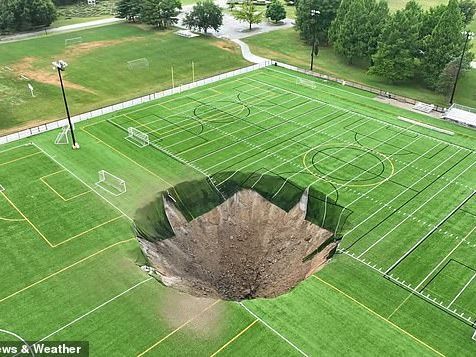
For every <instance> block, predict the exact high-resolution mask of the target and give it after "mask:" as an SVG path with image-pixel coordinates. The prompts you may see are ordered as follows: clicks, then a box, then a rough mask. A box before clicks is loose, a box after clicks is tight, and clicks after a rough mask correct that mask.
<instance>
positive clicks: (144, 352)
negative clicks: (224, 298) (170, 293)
mask: <svg viewBox="0 0 476 357" xmlns="http://www.w3.org/2000/svg"><path fill="white" fill-rule="evenodd" d="M151 279H153V278H151ZM220 301H221V300H215V302H214V303H213V304H211V305H208V306H207V307H206V308H204V309H203V310H202V311H200V312H199V313H198V314H197V315H195V316H194V317H192V318H190V319H189V320H187V321H185V322H184V323H183V324H182V325H180V326H179V327H177V328H176V329H175V330H173V331H172V332H170V333H169V334H168V335H166V336H165V337H162V338H161V339H160V340H159V341H157V342H156V343H154V344H153V345H152V346H150V347H149V348H147V349H146V350H145V351H143V352H141V353H139V354H138V355H137V357H141V356H143V355H145V354H146V353H147V352H149V351H150V350H152V349H153V348H155V347H157V346H158V345H159V344H161V343H162V342H163V341H165V340H166V339H168V338H169V337H170V336H172V335H173V334H174V333H176V332H177V331H179V330H181V329H182V328H183V327H185V326H186V325H188V324H189V323H190V322H192V321H193V320H195V319H196V318H197V317H199V316H200V315H201V314H203V313H204V312H205V311H207V310H208V309H210V308H212V307H213V306H215V305H216V304H217V303H219V302H220Z"/></svg>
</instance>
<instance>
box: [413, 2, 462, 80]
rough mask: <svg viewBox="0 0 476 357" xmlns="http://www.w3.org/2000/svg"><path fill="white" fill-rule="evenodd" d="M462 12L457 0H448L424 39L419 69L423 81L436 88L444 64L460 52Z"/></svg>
mask: <svg viewBox="0 0 476 357" xmlns="http://www.w3.org/2000/svg"><path fill="white" fill-rule="evenodd" d="M463 29H464V19H463V14H462V12H461V10H460V8H459V6H458V2H457V0H450V1H449V3H448V6H447V8H446V11H445V12H444V13H443V14H442V15H441V17H440V20H439V22H438V24H437V25H436V26H435V28H434V29H433V31H432V33H431V35H429V36H427V37H426V38H425V39H424V43H425V46H424V47H425V50H424V54H423V58H422V63H421V68H420V71H421V73H422V75H423V79H424V81H425V83H426V84H427V85H428V87H430V88H433V89H434V88H436V85H437V82H438V79H439V77H440V74H441V72H442V71H443V69H444V68H445V66H446V65H447V64H448V63H449V62H451V61H452V60H453V59H455V58H456V57H458V56H459V55H460V54H461V50H462V47H463V42H464V37H463V34H462V31H463Z"/></svg>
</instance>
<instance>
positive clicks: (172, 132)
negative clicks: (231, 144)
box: [124, 92, 305, 147]
mask: <svg viewBox="0 0 476 357" xmlns="http://www.w3.org/2000/svg"><path fill="white" fill-rule="evenodd" d="M243 93H245V92H243ZM282 95H283V96H284V94H282ZM280 96H281V95H279V96H278V98H279V97H280ZM223 99H224V100H225V99H227V100H228V99H229V100H230V101H232V100H235V99H236V98H235V96H234V95H230V96H227V97H225V98H223ZM259 99H260V100H259V101H258V102H257V103H256V104H254V105H257V104H261V103H264V102H266V100H267V99H276V94H275V93H271V94H270V95H265V96H264V99H263V98H259ZM295 99H297V98H292V99H290V100H287V101H285V102H284V103H289V102H291V101H293V100H295ZM192 100H193V102H194V103H196V104H199V105H209V106H212V105H213V103H211V104H208V103H201V104H200V102H198V101H197V100H195V99H192ZM235 104H238V105H239V104H243V103H240V102H233V103H230V104H227V105H224V106H222V107H221V108H216V107H214V108H211V109H210V111H211V110H213V109H220V110H224V109H225V110H226V109H228V107H232V106H233V105H235ZM303 104H305V103H303ZM192 109H194V108H192ZM192 109H189V110H187V111H184V112H189V111H190V110H192ZM205 113H206V112H205ZM256 114H258V113H256ZM124 115H126V114H124ZM180 115H183V114H174V115H172V116H170V117H174V116H180ZM188 115H189V117H188V118H186V119H184V120H180V121H178V122H175V123H171V124H168V125H166V126H163V127H160V128H157V129H152V130H151V131H149V132H147V134H155V133H157V132H160V131H163V130H164V129H166V128H168V127H171V126H172V127H175V128H176V129H178V130H169V131H168V132H167V133H170V134H168V135H163V136H162V135H161V136H160V138H161V139H166V138H168V137H170V136H173V135H176V134H177V133H181V132H183V131H185V130H186V129H188V130H190V129H193V128H195V127H199V126H200V124H203V123H205V122H207V121H210V119H212V121H213V119H214V118H215V117H219V116H220V115H221V114H220V113H217V114H216V115H215V116H213V115H212V116H211V117H210V118H207V120H200V118H197V120H196V121H195V122H193V123H189V124H186V125H184V126H182V127H177V124H180V123H183V122H185V121H187V120H194V119H193V116H192V115H190V114H188ZM253 115H254V113H253V114H251V113H250V117H252V116H253ZM170 117H167V118H170ZM250 117H247V118H250ZM131 119H132V118H131ZM132 120H134V121H137V119H132ZM159 120H165V118H161V119H159ZM157 121H158V120H153V121H151V122H148V123H146V124H141V125H142V126H148V125H150V124H152V123H154V122H157ZM233 123H236V122H235V121H231V122H230V123H226V124H225V125H223V126H228V125H231V124H233ZM187 140H190V139H186V140H184V141H187ZM181 142H183V141H180V142H178V143H174V144H173V145H170V147H172V146H174V145H177V144H180V143H181Z"/></svg>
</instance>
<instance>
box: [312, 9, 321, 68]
mask: <svg viewBox="0 0 476 357" xmlns="http://www.w3.org/2000/svg"><path fill="white" fill-rule="evenodd" d="M320 13H321V12H320V11H319V10H311V27H312V29H311V30H312V47H311V71H312V68H313V66H314V54H317V53H316V41H317V26H316V24H317V16H318V15H319V14H320Z"/></svg>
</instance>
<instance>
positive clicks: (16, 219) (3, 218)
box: [0, 217, 25, 222]
mask: <svg viewBox="0 0 476 357" xmlns="http://www.w3.org/2000/svg"><path fill="white" fill-rule="evenodd" d="M24 220H25V219H23V218H5V217H0V221H8V222H23V221H24Z"/></svg>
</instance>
